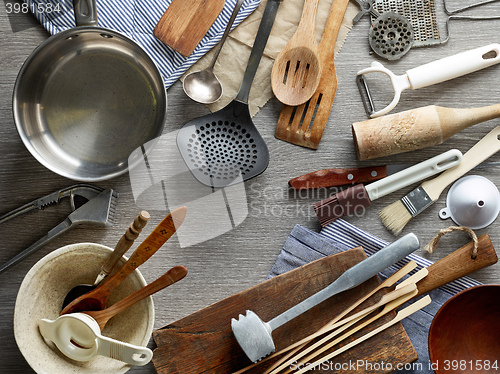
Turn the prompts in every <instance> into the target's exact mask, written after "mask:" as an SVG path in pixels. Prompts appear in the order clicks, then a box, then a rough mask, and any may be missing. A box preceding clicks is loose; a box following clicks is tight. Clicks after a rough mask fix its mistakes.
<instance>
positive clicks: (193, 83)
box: [182, 0, 244, 104]
mask: <svg viewBox="0 0 500 374" xmlns="http://www.w3.org/2000/svg"><path fill="white" fill-rule="evenodd" d="M243 2H244V0H238V1H236V4H235V5H234V9H233V12H232V13H231V18H230V19H229V21H228V23H227V25H226V29H225V30H224V34H223V35H222V38H221V40H220V42H219V44H218V45H217V47H216V49H215V53H214V56H213V57H212V61H211V62H210V65H208V67H207V68H206V69H204V70H201V71H196V72H193V73H190V74H188V75H187V76H186V77H185V78H184V81H183V82H182V88H183V89H184V92H185V93H186V95H188V96H189V97H190V98H191V99H193V100H194V101H197V102H199V103H201V104H212V103H215V102H216V101H218V100H219V99H220V98H221V97H222V84H221V82H220V81H219V79H218V78H217V76H216V75H215V73H214V66H215V62H216V61H217V57H219V53H220V51H221V49H222V46H223V45H224V42H225V41H226V38H227V36H228V35H229V32H230V31H231V27H232V26H233V23H234V20H235V19H236V16H237V15H238V12H239V11H240V8H241V6H242V5H243Z"/></svg>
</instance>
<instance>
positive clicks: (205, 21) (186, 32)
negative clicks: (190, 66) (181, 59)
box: [153, 0, 224, 57]
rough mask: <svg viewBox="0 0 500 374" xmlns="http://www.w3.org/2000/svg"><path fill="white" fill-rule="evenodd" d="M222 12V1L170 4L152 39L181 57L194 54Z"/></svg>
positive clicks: (183, 0)
mask: <svg viewBox="0 0 500 374" xmlns="http://www.w3.org/2000/svg"><path fill="white" fill-rule="evenodd" d="M222 8H224V0H173V1H172V3H171V4H170V6H169V7H168V8H167V10H166V11H165V13H164V14H163V16H162V17H161V18H160V20H159V21H158V23H157V25H156V27H155V28H154V30H153V35H154V36H155V37H156V38H157V39H159V40H161V41H162V42H163V43H165V44H166V45H168V46H169V47H171V48H173V49H175V50H176V51H177V52H179V53H180V54H181V55H183V56H185V57H188V56H189V55H191V53H193V51H194V49H195V48H196V46H197V45H198V44H199V43H200V41H201V39H203V36H205V34H206V33H207V31H208V29H209V28H210V27H211V26H212V24H213V23H214V22H215V20H216V19H217V17H218V15H219V13H220V12H221V11H222Z"/></svg>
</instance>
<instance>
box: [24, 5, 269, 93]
mask: <svg viewBox="0 0 500 374" xmlns="http://www.w3.org/2000/svg"><path fill="white" fill-rule="evenodd" d="M23 1H24V2H25V3H28V4H29V9H31V10H32V11H34V14H35V17H36V18H37V19H38V21H39V22H40V23H41V24H42V25H43V26H44V27H45V29H46V30H47V31H48V32H49V33H51V34H56V33H58V32H60V31H63V30H66V29H68V28H72V27H75V20H74V17H73V5H72V2H71V0H65V1H61V0H23ZM171 2H172V0H156V1H153V0H124V1H119V2H117V1H111V0H97V12H98V19H99V26H100V27H104V28H108V29H112V30H114V31H117V32H119V33H122V34H124V35H126V36H128V37H129V38H130V39H132V40H134V41H135V42H136V43H137V44H139V45H140V46H141V47H142V48H144V50H145V51H146V52H147V53H148V54H149V56H150V57H151V58H152V59H153V61H154V62H155V63H156V65H157V66H158V69H159V70H160V73H161V74H162V76H163V80H164V82H165V87H166V88H169V87H170V86H171V85H172V84H173V83H174V82H175V81H176V80H177V79H179V77H180V76H181V75H182V74H183V73H184V72H185V71H186V70H187V69H188V68H189V67H190V66H191V65H193V64H194V63H195V62H196V61H198V60H199V59H200V58H201V57H202V56H203V55H204V54H205V53H207V52H208V51H209V50H210V49H211V48H213V47H214V46H215V45H216V44H217V43H218V42H219V40H220V39H221V37H222V34H223V33H224V29H225V27H226V25H227V23H228V21H229V18H230V17H231V12H232V11H233V8H234V6H235V4H236V0H226V4H225V6H224V9H223V10H222V12H221V13H220V14H219V16H218V17H217V19H216V20H215V22H214V24H213V25H212V27H211V28H210V29H209V30H208V32H207V34H206V35H205V36H204V37H203V39H202V41H201V42H200V44H199V45H198V47H196V49H195V50H194V52H193V53H192V54H191V56H189V57H184V56H182V55H181V54H179V53H178V52H176V51H174V50H173V49H171V48H170V47H167V46H166V45H165V44H164V43H162V42H160V41H159V40H157V39H156V38H155V37H154V36H153V29H154V27H155V26H156V24H157V23H158V21H159V20H160V18H161V16H162V15H163V13H164V12H165V10H166V9H167V8H168V6H169V5H170V3H171ZM259 3H260V0H246V1H245V2H244V3H243V5H242V7H241V9H240V12H239V13H238V16H237V17H236V20H235V21H234V25H233V28H234V27H236V26H237V25H239V24H240V23H241V22H242V21H243V20H244V19H245V18H246V17H248V16H249V15H250V14H251V13H252V12H253V11H254V10H255V9H256V8H257V6H258V5H259ZM38 4H43V5H45V6H44V7H40V9H43V10H44V11H43V12H39V11H38V8H37V5H38ZM47 4H52V7H53V9H56V6H57V9H59V10H60V11H57V12H50V13H49V12H47V11H46V9H47V7H46V5H47Z"/></svg>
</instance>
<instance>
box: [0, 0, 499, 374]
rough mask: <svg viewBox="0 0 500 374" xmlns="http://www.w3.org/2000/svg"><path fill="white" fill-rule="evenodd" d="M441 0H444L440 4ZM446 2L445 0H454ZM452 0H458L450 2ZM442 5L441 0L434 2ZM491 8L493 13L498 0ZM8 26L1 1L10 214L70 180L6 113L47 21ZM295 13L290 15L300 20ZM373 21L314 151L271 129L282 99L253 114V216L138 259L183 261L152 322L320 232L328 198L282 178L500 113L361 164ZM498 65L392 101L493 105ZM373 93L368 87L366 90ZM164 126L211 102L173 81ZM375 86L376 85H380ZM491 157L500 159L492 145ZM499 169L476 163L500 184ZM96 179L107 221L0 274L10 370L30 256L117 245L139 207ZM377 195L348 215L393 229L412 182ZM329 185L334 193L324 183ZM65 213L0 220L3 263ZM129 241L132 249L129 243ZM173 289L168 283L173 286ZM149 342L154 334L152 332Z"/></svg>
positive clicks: (348, 46)
mask: <svg viewBox="0 0 500 374" xmlns="http://www.w3.org/2000/svg"><path fill="white" fill-rule="evenodd" d="M438 3H441V2H438ZM452 3H453V4H452ZM467 3H470V1H466V0H456V1H453V2H450V7H453V8H454V9H455V8H458V7H459V6H461V5H466V4H467ZM455 4H456V5H455ZM437 5H439V4H437ZM488 9H490V10H491V12H490V13H493V12H497V11H498V4H493V5H492V6H490V7H489V8H488ZM438 17H439V19H438V22H439V23H440V24H443V23H444V18H443V13H442V11H441V12H438ZM12 19H13V22H15V26H16V27H15V29H16V31H15V32H13V30H12V27H11V24H10V22H9V17H8V15H7V13H6V8H5V3H3V4H1V5H0V33H1V37H0V62H1V68H0V213H5V212H8V211H10V210H12V209H14V208H16V207H18V206H20V205H22V204H24V203H26V202H28V201H30V200H32V199H34V198H37V197H40V196H42V195H44V194H47V193H49V192H52V191H54V190H56V189H59V188H61V187H66V186H69V185H71V184H73V183H74V182H73V181H70V180H68V179H65V178H63V177H60V176H58V175H56V174H54V173H52V172H50V171H49V170H47V169H45V168H44V167H43V166H41V165H40V164H39V163H38V162H37V161H36V160H35V159H34V158H33V157H32V156H31V154H30V153H29V152H28V151H27V150H26V148H25V147H24V145H23V143H22V142H21V139H20V138H19V136H18V134H17V131H16V129H15V125H14V120H13V117H12V107H11V105H12V91H13V87H14V82H15V80H16V76H17V73H18V71H19V69H20V67H21V65H22V63H23V62H24V60H25V59H26V58H27V57H28V55H29V54H30V53H31V52H32V51H33V49H34V48H35V47H36V46H37V45H38V44H39V43H41V42H42V41H43V40H45V39H46V38H47V37H48V34H47V32H46V31H44V29H43V28H42V27H41V26H40V25H39V24H38V23H37V22H36V20H35V19H34V17H32V16H31V15H29V14H19V15H13V16H12ZM297 21H298V20H297ZM368 28H369V22H368V19H367V18H366V17H365V18H363V19H362V20H361V21H360V22H359V23H358V24H356V25H355V26H354V28H353V29H352V31H351V32H350V34H349V36H348V38H347V40H346V42H345V44H344V45H343V47H342V50H341V52H340V54H339V56H338V58H337V59H336V61H335V69H336V74H337V78H338V90H337V94H336V97H335V101H334V104H333V108H332V111H331V114H330V118H329V121H328V124H327V127H326V129H325V132H324V135H323V138H322V140H321V143H320V145H319V147H318V149H317V150H316V151H314V150H311V149H306V148H301V147H298V146H296V145H293V144H289V143H286V142H283V141H281V140H278V139H276V138H275V137H274V131H275V127H276V122H277V119H278V116H279V113H280V110H281V107H282V105H281V104H280V103H279V102H278V101H277V100H274V99H273V100H270V101H269V103H268V104H267V105H266V107H264V108H263V109H262V110H261V111H260V112H259V113H258V114H257V116H256V117H255V118H254V121H255V124H256V126H257V128H258V129H259V131H260V133H261V134H262V136H263V138H264V140H265V141H266V142H267V144H268V145H269V148H270V157H271V160H270V165H269V168H268V169H267V171H266V172H264V173H263V174H262V175H260V176H259V177H257V178H255V179H253V180H250V181H248V182H247V183H246V190H247V195H248V197H247V198H248V206H249V216H248V217H247V218H246V219H245V221H244V222H243V223H242V224H241V225H239V226H238V227H236V228H235V229H233V230H232V231H230V232H228V233H226V234H224V235H222V236H220V237H218V238H215V239H212V240H210V241H208V242H205V243H202V244H198V245H194V246H191V247H187V248H181V247H180V245H179V242H178V240H177V238H176V236H174V238H172V239H173V240H171V242H170V243H169V244H168V245H167V246H166V248H164V250H162V251H159V252H158V253H157V254H155V258H154V260H152V261H150V262H148V263H146V264H144V265H142V266H141V272H142V273H143V274H144V276H145V278H146V280H147V281H148V282H151V281H153V280H154V279H156V278H158V277H159V276H161V275H162V274H163V273H164V272H165V271H166V270H167V269H168V268H169V267H171V266H173V265H177V264H179V265H185V266H187V267H188V269H189V275H188V276H187V277H186V278H185V279H184V280H183V281H182V282H179V284H176V285H174V286H172V288H171V289H170V291H169V292H165V293H162V292H160V293H159V294H157V295H155V296H154V297H153V298H154V301H155V310H156V321H155V327H156V328H160V327H162V326H165V325H167V324H169V323H172V322H174V321H176V320H179V319H181V318H183V317H185V316H187V315H189V314H191V313H194V312H196V311H198V310H200V309H202V308H204V307H206V306H208V305H210V304H213V303H215V302H217V301H220V300H222V299H224V298H226V297H228V296H231V295H233V294H235V293H238V292H240V291H242V290H245V289H247V288H249V287H251V286H255V285H256V284H258V283H260V282H262V281H264V280H265V279H266V276H267V274H268V272H269V270H270V268H271V266H272V264H273V263H274V261H275V260H276V257H277V255H278V253H279V252H280V249H281V247H282V245H283V243H284V241H285V238H286V236H287V235H288V234H289V233H290V231H291V229H292V228H293V226H294V225H295V224H297V223H299V224H302V225H304V226H306V227H308V228H310V229H313V230H317V231H318V230H319V229H320V225H319V223H318V221H317V219H316V216H315V214H314V211H313V210H312V207H311V204H312V203H313V202H315V201H318V200H321V199H322V198H324V197H326V196H325V194H321V193H308V194H306V193H304V194H300V195H298V194H297V195H293V194H292V193H291V192H290V191H289V190H288V187H287V182H288V180H290V179H291V178H293V177H295V176H299V175H302V174H305V173H308V172H311V171H315V170H320V169H326V168H333V167H355V166H369V165H379V164H385V163H399V162H401V163H415V162H420V161H423V160H424V159H426V158H428V157H431V156H435V155H437V154H439V153H441V152H443V151H445V150H448V149H451V148H458V149H460V150H461V151H462V152H465V151H467V150H468V149H469V148H470V147H471V146H472V145H473V144H475V142H476V141H477V140H479V139H480V138H481V137H482V136H484V135H485V134H486V133H487V132H488V131H490V130H491V129H492V128H493V127H495V126H497V125H498V124H499V123H500V122H499V121H498V120H491V121H488V122H486V123H484V124H481V125H477V126H473V127H471V128H469V129H466V130H464V131H463V132H462V133H459V134H457V135H455V136H453V137H452V138H450V139H449V140H448V141H446V142H445V143H444V144H442V145H439V146H434V147H431V148H426V149H423V150H419V151H415V152H411V153H405V154H401V155H397V156H394V157H386V158H383V159H376V160H370V161H366V162H359V161H357V159H356V152H355V149H354V146H353V142H352V135H351V129H350V128H351V124H352V123H353V122H357V121H361V120H363V119H366V115H365V112H364V109H363V105H362V102H361V99H360V95H359V93H358V89H357V87H356V83H355V79H354V78H355V74H356V72H357V71H358V70H360V69H362V68H365V67H368V66H369V65H370V63H371V62H372V61H375V60H378V58H376V57H375V56H371V55H370V54H369V45H368V40H367V36H368ZM499 33H500V21H485V22H468V21H452V22H451V39H450V41H449V42H448V43H447V44H446V45H443V46H437V47H434V48H419V49H412V50H411V51H410V52H409V53H408V54H407V55H406V56H405V57H403V58H402V59H401V60H400V61H397V62H394V63H389V62H385V61H381V60H379V61H381V62H382V63H383V64H384V65H385V66H387V67H389V68H390V69H392V70H393V71H394V72H395V73H397V74H403V73H404V72H405V71H406V70H407V69H410V68H413V67H415V66H418V65H421V64H423V63H427V62H431V61H433V60H436V59H438V58H441V57H446V56H449V55H452V54H455V53H458V52H461V51H463V50H466V49H472V48H475V47H479V46H483V45H487V44H489V43H494V42H497V41H498V35H499ZM499 69H500V66H495V67H491V68H488V69H486V70H483V71H479V72H476V73H473V74H471V75H469V76H466V77H462V78H458V79H455V80H453V81H450V82H446V83H442V84H439V85H435V86H431V87H428V88H423V89H420V90H415V91H411V90H408V91H405V92H404V93H403V96H402V99H401V102H400V104H399V105H398V106H397V108H396V111H403V110H408V109H413V108H416V107H420V106H425V105H440V106H444V107H479V106H486V105H491V104H495V103H497V102H499V100H500V70H499ZM374 94H375V93H374ZM168 95H169V98H168V100H169V101H168V118H169V119H168V125H167V126H168V128H166V129H165V131H166V132H168V131H174V130H178V129H180V128H181V127H182V126H183V125H184V124H185V123H186V122H188V121H189V120H191V119H193V118H196V117H199V116H201V115H205V114H207V113H208V110H207V109H206V108H205V107H204V106H202V105H199V104H196V103H194V102H193V101H191V100H190V99H189V98H187V97H186V96H185V95H184V93H183V91H182V86H181V84H180V83H179V82H178V83H176V84H175V85H174V86H173V87H172V88H170V89H169V90H168ZM377 95H378V96H381V95H382V94H381V93H378V92H377ZM490 160H491V161H500V155H495V156H493V157H492V158H491V159H490ZM499 171H500V168H499V167H496V168H491V169H481V170H474V172H473V173H474V174H478V175H482V176H485V177H487V178H489V179H490V180H492V181H493V182H494V183H495V184H496V185H497V186H498V185H500V173H499ZM96 184H97V185H99V186H100V187H104V188H105V187H111V188H114V189H116V190H118V191H119V192H120V198H119V203H118V215H117V222H116V224H115V226H114V227H113V228H111V229H95V228H93V227H83V226H82V227H80V228H76V229H74V230H72V231H70V232H68V233H66V234H65V235H63V236H61V237H59V238H57V239H56V240H54V241H53V242H52V243H49V244H48V245H47V246H45V247H44V248H43V249H41V250H40V251H39V252H37V253H36V254H34V255H32V256H31V257H29V258H28V259H26V260H25V261H23V262H22V263H20V264H19V265H17V266H16V267H15V268H12V269H10V270H9V271H8V272H6V273H5V274H2V275H1V278H2V279H1V284H0V297H1V299H2V303H1V305H0V316H1V317H2V321H3V322H2V324H1V330H0V336H1V337H2V339H1V342H0V348H1V349H2V352H3V358H2V367H1V369H0V372H2V373H9V374H27V373H32V370H31V369H30V368H29V366H28V364H27V363H26V362H25V360H24V359H23V357H22V355H21V353H20V352H19V349H18V348H17V345H16V343H15V340H14V333H13V327H12V318H13V311H14V304H15V298H16V294H17V290H18V288H19V286H20V284H21V282H22V280H23V278H24V276H25V275H26V273H27V271H28V270H29V269H30V268H31V267H32V266H33V264H34V263H35V262H36V261H37V260H38V259H40V258H42V257H43V256H45V255H46V254H47V253H49V252H50V251H52V250H54V249H56V248H59V247H61V246H63V245H66V244H71V243H75V242H88V241H91V242H98V243H102V244H104V245H108V246H111V247H112V246H114V245H115V244H116V243H117V242H118V240H119V239H120V237H121V235H122V234H123V232H124V231H125V230H126V228H127V227H128V226H129V225H130V222H131V220H132V219H133V218H134V217H135V216H136V215H137V214H138V213H139V212H140V210H141V209H143V207H141V206H140V205H136V204H135V202H134V198H133V194H132V191H131V187H130V181H129V177H128V175H124V176H121V177H118V178H116V179H113V180H110V181H106V182H102V183H96ZM413 187H414V186H412V187H408V188H406V189H404V190H402V191H399V192H396V193H394V194H392V195H389V196H386V197H384V198H383V199H378V200H376V201H374V203H373V205H372V206H370V207H369V208H368V209H367V210H366V214H365V215H363V216H362V217H349V218H347V220H348V221H349V222H351V223H353V224H355V225H358V226H359V227H360V228H362V229H365V230H367V231H369V232H371V233H373V234H375V235H377V236H379V237H380V238H382V239H385V240H387V241H391V240H393V239H394V238H393V237H392V235H391V234H390V233H389V232H388V231H387V230H386V229H385V228H384V227H383V226H382V224H381V223H380V221H379V219H378V217H377V214H378V211H379V210H380V209H381V208H382V207H384V206H386V205H389V204H390V203H392V202H394V201H395V200H396V199H399V198H400V197H402V196H403V195H404V194H406V193H408V192H409V191H410V190H411V189H412V188H413ZM331 192H335V191H331ZM445 201H446V199H445V194H443V195H442V196H441V198H440V199H439V201H438V202H436V204H434V205H433V206H432V207H430V208H429V209H427V210H426V211H425V212H424V213H422V214H421V215H419V217H418V218H416V219H413V220H412V222H410V223H409V224H408V226H407V227H406V229H405V232H410V231H411V232H414V233H416V234H417V235H418V237H419V238H420V240H421V242H422V243H423V244H425V243H427V242H428V241H430V240H431V239H432V237H434V235H435V234H436V233H437V231H438V229H440V228H446V227H448V226H450V225H452V222H451V221H449V220H448V221H441V220H440V219H439V218H438V211H439V210H440V209H441V208H443V207H444V206H445ZM67 213H69V205H68V202H67V201H65V202H64V203H63V204H62V205H61V206H53V207H50V208H48V209H46V210H45V211H37V212H32V213H29V214H27V215H24V216H22V217H18V218H16V219H14V220H12V221H10V222H6V223H4V224H2V225H1V226H0V235H1V237H2V241H1V244H0V249H1V250H0V261H1V262H5V261H7V260H8V259H9V258H11V257H12V256H13V255H14V254H16V253H18V252H19V251H21V250H22V249H23V248H26V247H27V246H28V245H30V244H32V243H33V242H35V241H36V240H37V239H38V238H40V237H41V236H43V235H44V234H45V233H46V232H47V231H48V230H49V229H51V228H52V227H54V226H55V225H56V224H58V223H59V222H60V221H61V220H62V219H63V217H64V216H65V215H66V214H67ZM150 213H151V215H152V217H151V220H150V222H149V223H148V226H147V227H146V228H145V229H144V231H143V233H141V235H140V236H139V238H138V239H137V241H138V243H140V241H141V238H145V237H146V235H147V234H148V233H149V232H150V231H149V230H148V227H149V228H153V227H155V226H156V225H157V224H158V223H159V222H160V220H161V219H162V218H163V216H164V215H165V213H166V212H164V211H163V212H153V211H151V212H150ZM498 222H499V221H498V220H497V221H496V222H495V223H494V224H492V225H491V226H490V227H488V228H486V229H483V230H478V231H477V233H478V234H483V233H486V232H487V233H489V234H490V237H491V239H492V241H493V244H494V246H499V245H500V244H499V242H498V240H500V228H499V225H498ZM468 242H469V238H468V237H467V236H466V235H465V234H462V233H453V234H450V236H449V237H445V238H443V239H442V241H441V243H440V245H439V247H438V249H437V251H436V252H435V253H434V254H433V255H427V254H424V253H423V251H422V250H420V251H419V252H417V253H418V254H421V255H422V256H424V257H426V258H429V259H431V260H438V259H440V258H442V257H444V256H445V255H446V254H448V253H450V252H452V251H453V250H455V249H457V248H459V247H461V246H462V245H464V244H465V243H468ZM134 248H135V247H134ZM473 277H474V278H476V279H478V280H480V281H482V282H485V283H500V271H499V265H498V264H497V265H493V266H491V267H489V268H486V269H483V270H481V271H479V272H477V273H475V274H474V275H473ZM173 290H175V292H171V291H173ZM150 346H151V347H153V343H152V342H151V345H150ZM130 372H131V373H134V374H135V373H138V374H151V373H154V372H155V369H154V366H153V364H152V363H151V364H148V365H146V366H145V367H138V368H133V369H132V370H131V371H130Z"/></svg>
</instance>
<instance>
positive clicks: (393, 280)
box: [233, 261, 417, 374]
mask: <svg viewBox="0 0 500 374" xmlns="http://www.w3.org/2000/svg"><path fill="white" fill-rule="evenodd" d="M416 267H417V263H416V262H415V261H409V262H408V263H407V264H406V265H405V266H403V267H402V268H401V269H399V270H398V271H397V272H395V273H394V274H393V275H391V276H390V277H389V278H387V279H386V280H385V281H383V282H382V283H380V284H379V285H378V286H377V287H376V288H375V289H373V290H372V291H370V292H369V293H368V294H366V295H365V296H364V297H362V298H361V299H359V300H358V301H356V302H355V303H354V304H353V305H351V306H350V307H348V308H347V309H346V310H344V311H343V312H342V313H340V314H339V315H338V316H337V317H335V318H334V319H333V320H331V321H330V322H329V323H328V324H326V325H325V326H323V327H322V329H323V328H326V327H328V326H330V325H333V324H335V323H336V322H338V321H339V320H341V319H342V318H344V317H345V316H346V315H347V314H349V313H350V312H351V311H353V310H354V309H355V308H357V307H358V306H359V305H361V303H363V302H364V301H366V300H367V299H368V298H370V297H371V296H373V295H374V294H375V293H377V292H378V291H380V290H381V289H382V288H385V287H391V286H393V285H394V284H395V283H396V282H397V281H399V280H400V279H401V278H403V277H404V276H405V275H407V274H408V273H409V272H411V271H412V270H414V269H415V268H416ZM319 331H321V330H319ZM319 331H318V332H319ZM300 348H302V347H298V348H297V349H296V350H295V351H293V352H291V353H290V354H288V355H287V356H285V357H283V358H282V359H281V360H279V361H278V362H276V363H275V364H274V365H273V366H271V367H270V368H269V369H267V370H266V371H265V372H264V374H269V373H270V372H271V371H272V370H273V369H274V368H276V367H278V366H279V365H280V364H281V363H282V362H284V361H285V360H287V359H288V358H290V357H291V356H293V355H294V354H295V353H297V352H298V351H299V350H300ZM288 351H289V349H288V347H287V348H284V349H282V350H280V351H278V352H275V353H273V354H272V355H270V356H267V357H266V358H264V359H262V360H260V361H259V362H256V363H254V364H251V365H248V366H246V367H244V368H243V369H240V370H238V371H236V372H234V373H233V374H241V373H244V372H246V371H248V370H250V369H253V368H254V367H256V366H257V365H260V364H261V363H263V362H266V361H268V360H270V359H272V358H275V357H276V356H279V355H281V354H283V353H285V352H288Z"/></svg>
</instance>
